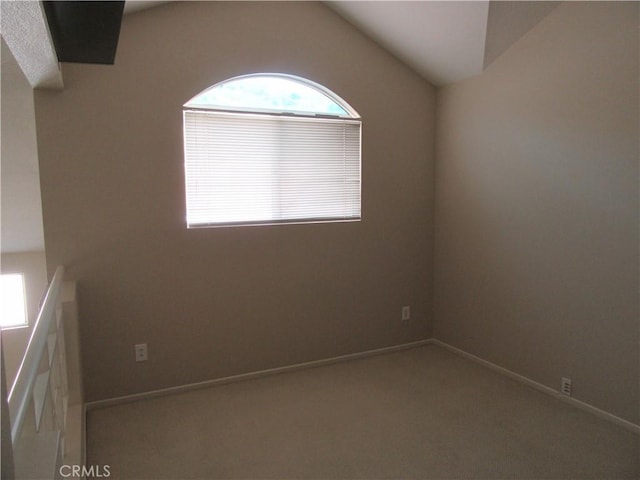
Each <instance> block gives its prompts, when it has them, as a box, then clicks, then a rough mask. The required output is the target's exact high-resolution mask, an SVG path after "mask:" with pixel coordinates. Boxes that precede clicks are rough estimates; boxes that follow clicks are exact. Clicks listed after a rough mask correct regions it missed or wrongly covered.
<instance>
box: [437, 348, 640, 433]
mask: <svg viewBox="0 0 640 480" xmlns="http://www.w3.org/2000/svg"><path fill="white" fill-rule="evenodd" d="M429 343H431V344H433V345H438V346H440V347H442V348H446V349H447V350H449V351H450V352H453V353H455V354H457V355H460V356H461V357H464V358H466V359H468V360H471V361H473V362H476V363H479V364H480V365H483V366H485V367H487V368H490V369H491V370H494V371H496V372H498V373H501V374H502V375H505V376H507V377H509V378H512V379H514V380H517V381H518V382H521V383H524V384H525V385H528V386H530V387H532V388H535V389H536V390H539V391H541V392H543V393H546V394H548V395H551V396H552V397H554V398H557V399H558V400H561V401H563V402H566V403H568V404H570V405H573V406H574V407H577V408H579V409H581V410H585V411H587V412H591V413H593V414H595V415H597V416H598V417H600V418H604V419H606V420H609V421H610V422H613V423H615V424H617V425H619V426H621V427H624V428H626V429H627V430H629V431H631V432H633V433H635V434H640V425H636V424H635V423H632V422H630V421H628V420H625V419H624V418H620V417H618V416H616V415H614V414H612V413H609V412H606V411H604V410H601V409H599V408H598V407H594V406H593V405H590V404H588V403H585V402H582V401H580V400H576V399H575V398H573V397H568V396H566V395H563V394H562V393H560V392H559V391H558V390H554V389H553V388H551V387H548V386H546V385H543V384H542V383H538V382H536V381H534V380H531V379H530V378H527V377H525V376H523V375H520V374H518V373H515V372H512V371H511V370H508V369H506V368H503V367H500V366H499V365H496V364H495V363H491V362H489V361H487V360H484V359H482V358H480V357H477V356H475V355H473V354H471V353H468V352H465V351H464V350H460V349H459V348H456V347H454V346H452V345H449V344H448V343H445V342H442V341H440V340H436V339H435V338H434V339H431V340H430V341H429Z"/></svg>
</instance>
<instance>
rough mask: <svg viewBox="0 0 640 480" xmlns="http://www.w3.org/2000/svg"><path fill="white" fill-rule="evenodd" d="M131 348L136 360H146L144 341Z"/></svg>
mask: <svg viewBox="0 0 640 480" xmlns="http://www.w3.org/2000/svg"><path fill="white" fill-rule="evenodd" d="M133 349H134V350H135V352H136V362H146V361H147V344H146V343H138V344H136V345H134V346H133Z"/></svg>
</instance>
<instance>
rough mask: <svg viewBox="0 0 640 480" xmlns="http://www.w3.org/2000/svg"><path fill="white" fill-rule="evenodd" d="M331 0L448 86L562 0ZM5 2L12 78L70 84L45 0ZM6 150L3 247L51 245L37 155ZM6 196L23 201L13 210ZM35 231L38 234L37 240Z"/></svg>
mask: <svg viewBox="0 0 640 480" xmlns="http://www.w3.org/2000/svg"><path fill="white" fill-rule="evenodd" d="M167 3H170V2H167V1H145V0H143V1H127V2H126V3H125V8H124V13H125V14H126V15H131V14H134V13H135V14H136V15H144V14H145V12H144V11H143V10H146V9H150V8H163V5H165V4H167ZM324 3H325V5H327V6H328V7H329V8H331V9H332V10H334V11H335V12H336V13H337V14H338V15H340V16H342V17H343V18H344V19H345V20H347V21H348V22H350V23H351V24H353V25H354V27H355V28H357V29H359V30H360V31H362V32H363V33H364V34H365V35H367V36H369V37H370V38H371V39H372V40H374V41H375V42H377V43H378V44H379V45H381V46H382V47H383V48H385V49H387V50H388V51H389V52H390V53H392V54H393V55H395V56H396V57H397V58H398V59H399V60H401V61H402V62H404V63H405V64H406V65H408V66H409V67H411V68H412V69H413V70H414V71H416V72H417V73H418V74H420V75H421V76H422V77H423V78H425V79H426V80H427V81H429V82H430V83H432V84H433V85H435V86H443V85H448V84H451V83H455V82H458V81H461V80H464V79H465V78H469V77H472V76H474V75H478V74H480V73H481V72H482V71H483V70H484V69H485V68H487V67H488V66H489V65H490V64H491V62H493V61H494V60H495V59H496V58H498V57H499V56H500V55H501V54H502V53H504V52H505V51H506V50H507V49H508V48H509V47H510V46H511V45H512V44H513V43H514V42H515V41H517V40H518V39H519V38H520V37H521V36H523V35H524V34H526V32H528V31H529V30H530V29H531V28H532V27H533V26H534V25H535V24H536V23H538V22H539V21H540V20H541V19H542V18H543V17H544V16H545V15H546V14H548V13H549V12H550V11H551V10H552V9H553V8H554V7H555V6H556V5H557V4H558V3H559V2H540V1H487V0H477V1H426V0H424V1H406V2H405V1H342V0H339V1H326V2H324ZM0 8H1V10H2V11H1V15H0V20H1V22H0V34H1V35H2V39H3V42H2V44H3V45H2V46H3V52H2V53H3V54H2V70H3V76H4V77H5V79H7V81H9V80H8V79H9V78H10V75H11V74H12V72H15V73H16V75H17V74H18V73H17V72H19V70H18V68H19V69H20V70H22V72H23V73H24V75H25V76H26V78H27V80H28V82H29V84H30V85H31V86H32V87H33V88H54V89H61V88H64V79H63V77H62V72H61V70H60V66H59V63H58V58H59V55H56V49H55V47H54V45H53V43H52V41H51V35H50V32H49V29H48V25H47V20H46V14H45V11H44V8H43V6H42V3H41V2H11V1H0ZM5 42H6V45H7V46H8V48H9V50H10V51H11V52H9V51H8V50H7V48H6V46H5ZM14 58H15V60H14ZM116 61H117V57H116ZM3 110H5V108H4V107H3ZM3 113H4V111H3ZM23 156H24V155H23ZM4 157H6V158H3V159H2V169H3V177H4V178H3V182H2V183H3V186H6V185H12V186H15V187H16V188H4V191H3V195H2V199H3V201H4V202H5V208H3V212H4V213H5V215H4V218H3V219H2V221H3V230H7V231H8V230H11V231H12V232H17V233H16V235H17V236H16V235H14V237H15V238H13V237H11V238H9V237H5V238H4V244H3V245H2V251H3V252H5V251H21V250H24V249H25V248H26V249H28V250H37V249H40V248H44V244H43V236H42V219H41V216H40V215H39V213H38V212H39V211H40V198H39V180H38V170H37V159H36V158H31V159H28V160H24V159H23V160H20V158H21V156H19V155H9V156H7V155H5V156H4ZM9 157H11V158H9ZM12 162H13V163H12ZM21 182H22V183H21ZM25 185H30V186H31V187H32V188H31V187H30V188H26V187H25ZM7 204H11V205H16V206H20V208H19V209H14V210H15V211H14V212H9V211H8V210H7V208H8V207H7ZM11 213H15V214H14V215H11ZM7 223H9V224H11V225H8V224H7ZM30 239H32V240H33V239H35V240H34V241H35V243H34V242H33V241H31V240H30ZM30 242H31V243H30Z"/></svg>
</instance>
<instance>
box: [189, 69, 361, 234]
mask: <svg viewBox="0 0 640 480" xmlns="http://www.w3.org/2000/svg"><path fill="white" fill-rule="evenodd" d="M250 77H267V78H279V79H285V80H290V81H294V82H297V83H299V84H301V85H303V86H305V87H308V88H311V89H313V90H315V91H316V92H318V93H320V94H322V95H324V96H325V97H327V98H328V99H329V100H330V101H332V102H334V103H335V104H337V106H338V107H340V108H341V109H342V110H343V111H344V112H345V114H335V115H334V114H327V113H311V112H302V111H295V110H291V109H287V110H284V109H282V110H279V109H265V108H260V107H255V108H249V107H236V106H233V107H229V106H213V105H207V106H203V105H198V104H194V103H192V102H193V101H194V99H196V98H197V97H199V96H201V95H203V94H205V93H206V92H208V91H210V90H212V89H215V88H217V87H219V86H221V85H224V84H227V83H229V82H233V81H237V80H241V79H245V78H250ZM190 112H203V113H209V114H213V115H218V114H222V115H224V114H230V115H237V116H238V117H240V118H241V117H242V116H243V115H247V118H249V117H250V116H256V117H264V118H281V119H282V120H283V121H286V120H287V119H291V120H293V121H296V120H303V119H306V120H310V121H311V122H313V121H314V120H318V122H319V124H320V122H326V121H335V122H336V123H341V124H342V128H344V129H346V128H347V127H346V125H357V196H356V198H357V203H354V204H353V205H357V209H356V211H357V215H350V216H345V215H344V214H343V215H330V214H328V215H327V216H326V217H318V216H309V217H301V218H293V217H291V218H289V217H284V218H279V217H278V216H277V215H273V214H272V215H271V217H270V218H268V219H265V220H262V219H254V220H246V219H239V220H237V221H234V220H231V221H216V220H214V221H211V222H190V221H189V201H190V200H189V199H190V192H189V185H188V182H189V178H188V165H187V164H188V151H187V150H188V148H187V141H188V133H187V115H188V114H189V113H190ZM182 113H183V143H184V161H185V208H186V210H185V220H186V223H187V228H188V229H199V228H220V227H237V226H262V225H290V224H314V223H343V222H358V221H361V220H362V119H361V117H360V115H359V114H358V113H357V112H356V111H355V110H354V109H353V107H351V106H350V105H349V104H348V103H347V102H346V101H344V100H343V99H342V98H341V97H339V96H338V95H337V94H335V93H334V92H332V91H331V90H329V89H328V88H326V87H324V86H323V85H320V84H318V83H316V82H313V81H311V80H308V79H306V78H302V77H298V76H294V75H289V74H277V73H256V74H249V75H241V76H236V77H233V78H229V79H227V80H224V81H222V82H219V83H216V84H214V85H212V86H211V87H208V88H206V89H205V90H203V91H202V92H200V93H199V94H197V95H196V96H195V97H193V98H192V99H191V100H189V101H188V102H187V103H185V104H184V105H183V108H182ZM352 143H353V142H352ZM277 145H278V146H281V144H277ZM344 148H346V147H344ZM273 165H274V166H275V167H276V168H280V165H281V162H278V161H276V162H274V163H273ZM352 176H353V175H352ZM275 183H278V182H277V181H276V182H275ZM279 195H281V194H279ZM342 195H343V196H344V195H345V193H344V192H343V193H342ZM271 198H275V197H271Z"/></svg>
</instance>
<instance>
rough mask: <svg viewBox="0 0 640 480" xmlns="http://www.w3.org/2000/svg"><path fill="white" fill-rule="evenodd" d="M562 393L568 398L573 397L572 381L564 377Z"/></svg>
mask: <svg viewBox="0 0 640 480" xmlns="http://www.w3.org/2000/svg"><path fill="white" fill-rule="evenodd" d="M560 393H562V394H563V395H566V396H568V397H570V396H571V379H570V378H566V377H562V378H561V379H560Z"/></svg>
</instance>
